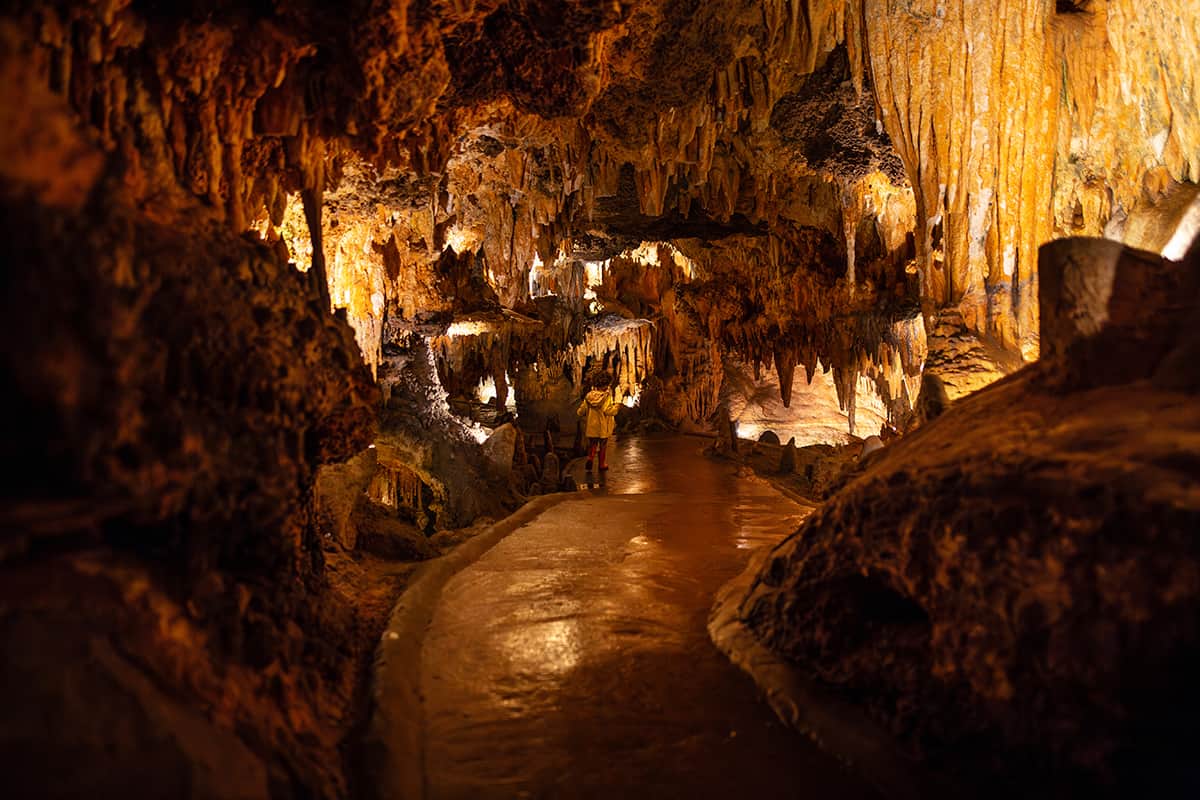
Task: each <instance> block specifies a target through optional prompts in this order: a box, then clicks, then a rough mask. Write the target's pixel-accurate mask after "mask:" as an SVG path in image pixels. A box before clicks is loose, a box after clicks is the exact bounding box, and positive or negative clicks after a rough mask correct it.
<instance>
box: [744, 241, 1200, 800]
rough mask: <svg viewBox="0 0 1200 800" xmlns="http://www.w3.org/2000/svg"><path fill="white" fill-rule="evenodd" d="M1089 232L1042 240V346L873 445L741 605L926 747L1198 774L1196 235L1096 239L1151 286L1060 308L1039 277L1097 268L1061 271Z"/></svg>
mask: <svg viewBox="0 0 1200 800" xmlns="http://www.w3.org/2000/svg"><path fill="white" fill-rule="evenodd" d="M1097 248H1099V249H1103V250H1106V251H1109V250H1111V248H1109V247H1108V245H1105V244H1100V245H1097V244H1096V243H1094V242H1089V241H1075V242H1069V243H1059V244H1057V245H1056V246H1055V247H1054V248H1050V250H1049V252H1043V263H1042V265H1041V267H1040V269H1041V272H1042V274H1043V275H1045V276H1050V277H1049V280H1046V279H1045V278H1044V280H1046V283H1045V284H1044V287H1051V288H1049V289H1044V291H1043V298H1042V305H1043V309H1045V310H1044V312H1043V319H1044V320H1046V321H1047V324H1046V327H1045V328H1044V330H1046V331H1047V333H1048V334H1049V336H1050V337H1052V338H1050V339H1049V340H1048V341H1044V342H1043V347H1044V349H1045V351H1046V352H1047V353H1048V354H1049V355H1048V357H1047V358H1046V359H1044V360H1043V361H1041V362H1039V363H1037V364H1035V365H1033V366H1031V367H1029V368H1027V369H1025V370H1023V371H1021V372H1019V373H1018V374H1015V375H1012V376H1010V377H1009V378H1007V379H1005V380H1002V381H1001V382H999V383H998V384H996V385H994V386H992V387H989V388H988V389H985V390H983V391H981V392H979V393H977V394H974V395H972V396H970V397H968V398H964V399H962V400H960V401H959V402H958V403H956V404H954V405H953V406H951V407H950V408H949V409H948V410H947V411H946V412H945V413H944V414H943V415H942V416H940V417H938V418H937V419H936V420H933V421H931V422H929V423H928V424H927V425H925V426H922V427H921V428H920V429H919V430H918V431H917V432H916V433H914V434H912V435H911V436H908V437H905V438H903V439H901V440H899V441H898V442H896V443H895V444H893V445H891V446H889V447H888V448H886V450H885V451H883V452H882V453H879V454H876V455H875V456H873V457H872V459H871V462H872V463H868V464H867V466H866V469H865V470H864V472H863V473H862V474H861V475H860V476H859V477H857V478H856V479H855V480H853V481H852V482H851V483H850V484H849V485H847V486H846V487H845V488H844V489H843V490H842V491H841V492H839V493H838V494H837V495H835V496H834V497H833V498H832V499H831V500H830V501H829V502H828V503H827V504H826V505H825V506H824V507H823V508H822V509H820V510H819V511H818V512H817V513H815V514H813V516H812V517H810V518H809V519H808V520H807V521H806V522H805V524H804V525H803V526H802V527H801V528H800V529H799V530H798V531H797V532H796V534H794V535H793V536H792V537H791V538H789V539H788V540H787V541H786V542H784V543H783V544H782V545H780V546H779V547H778V548H777V549H776V550H775V552H773V553H772V554H771V557H770V558H768V559H767V560H766V562H765V564H764V567H763V570H762V572H761V573H760V574H759V575H758V578H757V580H756V582H755V585H754V586H753V588H752V589H751V590H750V592H749V593H748V595H747V596H746V597H745V598H744V600H743V601H742V604H741V610H740V615H741V617H742V619H743V620H744V621H745V623H746V624H747V625H748V626H749V627H750V628H751V629H752V630H753V631H754V632H755V633H756V634H757V636H758V637H759V638H760V640H761V641H762V642H763V643H765V644H766V645H768V646H769V647H770V648H772V649H773V650H775V651H776V652H777V653H779V654H781V655H783V656H784V657H786V658H787V659H788V660H790V661H791V662H792V663H793V664H795V665H796V666H797V667H799V668H800V669H801V670H802V671H803V672H805V673H806V674H808V675H809V676H811V677H814V678H816V679H817V680H819V681H820V682H822V683H823V684H825V685H826V686H828V687H831V688H832V689H834V690H835V691H836V693H838V694H840V695H841V696H843V697H845V698H848V699H850V700H852V701H853V702H854V703H856V704H858V705H860V706H862V707H864V708H865V709H866V710H867V711H868V712H869V713H870V714H871V715H872V716H873V717H874V718H875V719H877V720H878V721H880V722H882V723H883V724H885V725H886V726H887V727H888V728H889V729H890V730H891V731H892V732H893V733H894V734H895V735H896V736H897V737H898V738H899V739H901V740H902V741H903V742H904V743H905V744H906V746H907V747H908V748H909V749H910V750H911V751H912V752H913V753H915V754H918V755H919V756H921V757H922V758H924V759H925V760H926V761H927V763H929V764H931V765H933V766H936V767H940V768H943V769H948V770H951V771H953V772H956V773H957V774H958V776H959V777H960V778H962V779H964V780H966V781H967V782H969V783H973V784H975V785H976V786H983V785H985V784H986V785H988V786H990V787H991V788H992V789H996V790H998V791H1010V790H1014V789H1016V790H1019V791H1020V792H1021V793H1022V794H1023V795H1025V796H1028V795H1041V796H1094V795H1095V794H1097V793H1099V794H1102V795H1108V794H1126V793H1128V792H1130V791H1133V790H1135V789H1137V790H1138V791H1143V790H1146V789H1147V787H1161V788H1163V789H1166V790H1168V791H1171V792H1176V793H1178V792H1181V791H1184V790H1186V789H1187V787H1191V788H1192V789H1194V788H1195V786H1196V777H1197V776H1196V775H1195V774H1193V772H1194V771H1193V770H1192V769H1191V768H1190V767H1189V766H1188V765H1189V764H1192V763H1195V762H1194V749H1195V747H1194V744H1193V742H1194V737H1193V736H1192V735H1191V734H1190V733H1189V731H1190V730H1191V726H1192V724H1193V720H1194V719H1195V718H1196V716H1197V712H1198V711H1200V689H1197V687H1196V684H1195V681H1194V676H1195V675H1197V674H1200V648H1198V647H1197V645H1198V644H1200V638H1198V637H1200V614H1198V612H1200V539H1197V536H1196V532H1197V531H1200V402H1198V398H1197V397H1196V391H1197V386H1196V385H1195V382H1194V381H1190V380H1188V379H1187V373H1186V370H1184V369H1182V368H1181V366H1180V363H1181V362H1182V361H1184V359H1183V358H1182V356H1181V354H1180V352H1178V351H1180V349H1181V348H1183V349H1186V348H1188V347H1191V346H1192V345H1191V344H1190V343H1189V336H1191V333H1190V328H1189V327H1188V326H1187V322H1186V321H1187V320H1188V319H1189V317H1190V316H1191V315H1194V314H1195V308H1196V285H1197V269H1196V268H1197V261H1196V258H1195V254H1196V251H1195V250H1193V254H1192V258H1191V260H1190V266H1182V265H1179V264H1173V263H1171V262H1165V261H1163V260H1161V259H1159V258H1158V257H1156V256H1149V255H1147V254H1141V253H1131V252H1123V253H1117V254H1115V255H1114V254H1113V253H1111V252H1106V255H1107V257H1108V261H1107V262H1106V267H1105V271H1104V272H1105V274H1104V275H1103V276H1102V277H1103V280H1104V281H1106V282H1107V285H1112V284H1113V283H1114V282H1115V283H1117V284H1122V283H1123V285H1122V288H1121V291H1120V293H1119V295H1118V293H1113V294H1112V296H1113V297H1118V296H1120V297H1123V298H1128V297H1131V296H1133V297H1138V298H1140V299H1141V300H1142V301H1143V302H1142V303H1141V305H1140V306H1135V305H1131V304H1128V303H1123V304H1122V305H1120V306H1116V305H1115V304H1109V303H1108V299H1107V297H1105V298H1102V301H1100V300H1096V292H1099V291H1102V289H1103V287H1101V288H1100V289H1096V290H1095V291H1092V290H1089V291H1086V292H1082V294H1083V295H1084V296H1087V297H1088V298H1089V303H1090V306H1089V308H1090V310H1089V309H1088V308H1082V309H1078V310H1072V309H1073V307H1071V302H1070V299H1069V298H1063V297H1061V296H1060V295H1055V294H1054V293H1053V288H1052V287H1056V286H1062V285H1074V286H1076V287H1078V286H1080V285H1081V284H1087V282H1088V279H1087V278H1086V276H1085V277H1083V278H1081V277H1080V276H1078V275H1075V276H1074V277H1072V278H1071V280H1069V281H1063V280H1060V279H1058V278H1057V277H1055V275H1056V272H1055V271H1056V270H1060V271H1061V270H1062V269H1063V268H1064V264H1067V265H1069V267H1068V268H1069V269H1070V270H1071V271H1073V272H1077V271H1078V270H1079V269H1080V267H1079V264H1081V263H1086V262H1087V261H1088V259H1090V258H1092V257H1093V256H1094V255H1095V254H1096V253H1097ZM1064 253H1069V254H1070V258H1064V255H1063V254H1064ZM1114 263H1115V266H1114ZM1114 274H1115V275H1116V278H1115V279H1114V278H1113V275H1114ZM1161 285H1167V286H1170V287H1172V290H1173V291H1172V292H1171V293H1169V294H1168V293H1162V292H1158V291H1157V290H1156V289H1155V287H1156V286H1161ZM1048 294H1049V296H1048ZM1156 299H1157V302H1155V301H1156ZM1098 303H1099V304H1100V305H1103V306H1104V309H1105V310H1103V311H1102V312H1097V310H1096V306H1097V304H1098ZM1089 314H1090V317H1089V319H1091V320H1093V321H1094V322H1093V323H1088V324H1082V323H1080V322H1079V321H1080V320H1081V319H1083V318H1084V317H1085V316H1087V315H1089ZM1065 319H1073V320H1075V322H1076V324H1073V325H1067V324H1065V323H1064V324H1059V322H1058V321H1059V320H1065ZM1064 331H1065V332H1064ZM1055 336H1058V337H1059V338H1053V337H1055ZM1131 342H1132V344H1131ZM1104 353H1108V361H1107V362H1105V360H1104V358H1103V354H1104ZM1173 796H1182V795H1179V794H1175V795H1173Z"/></svg>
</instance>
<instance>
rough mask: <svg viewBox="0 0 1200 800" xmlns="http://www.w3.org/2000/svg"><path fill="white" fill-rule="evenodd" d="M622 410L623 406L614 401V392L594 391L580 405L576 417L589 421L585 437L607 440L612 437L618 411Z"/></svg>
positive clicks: (605, 390) (606, 390) (584, 433)
mask: <svg viewBox="0 0 1200 800" xmlns="http://www.w3.org/2000/svg"><path fill="white" fill-rule="evenodd" d="M620 409H621V404H620V403H618V402H617V401H616V400H614V399H613V396H612V392H610V391H609V390H608V389H592V390H591V391H590V392H588V393H587V395H586V396H585V397H584V398H583V402H582V403H580V404H579V410H578V411H576V412H575V415H576V416H578V417H580V418H586V419H587V424H586V426H585V429H584V432H583V435H584V436H587V437H588V438H589V439H607V438H608V437H609V436H612V432H613V426H614V425H615V424H616V422H617V420H616V416H617V411H619V410H620Z"/></svg>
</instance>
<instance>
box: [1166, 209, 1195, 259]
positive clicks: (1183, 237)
mask: <svg viewBox="0 0 1200 800" xmlns="http://www.w3.org/2000/svg"><path fill="white" fill-rule="evenodd" d="M1197 232H1200V196H1197V197H1196V199H1195V200H1193V201H1192V204H1191V205H1190V206H1188V210H1187V211H1186V212H1185V213H1184V215H1183V219H1181V220H1179V227H1177V228H1176V229H1175V234H1174V235H1173V236H1172V237H1171V240H1170V241H1169V242H1167V244H1166V247H1164V248H1163V251H1162V255H1163V258H1169V259H1171V260H1172V261H1180V260H1182V259H1183V257H1184V256H1185V255H1187V251H1188V248H1189V247H1191V245H1192V240H1193V239H1195V238H1196V233H1197Z"/></svg>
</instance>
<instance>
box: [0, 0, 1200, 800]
mask: <svg viewBox="0 0 1200 800" xmlns="http://www.w3.org/2000/svg"><path fill="white" fill-rule="evenodd" d="M0 43H2V45H3V46H2V47H0V94H2V95H3V100H2V102H0V204H2V207H3V213H2V214H0V230H2V232H3V238H4V240H5V241H6V242H7V245H6V249H7V252H8V253H9V255H8V256H7V259H6V260H7V262H8V266H7V267H6V268H5V269H4V282H5V284H6V286H5V291H4V293H3V299H2V302H3V310H2V315H3V319H4V320H5V323H6V326H7V329H8V331H9V332H8V334H7V335H6V336H4V337H3V346H2V347H0V353H2V358H3V368H4V372H5V375H6V381H5V383H6V385H7V386H8V387H9V389H8V395H9V408H10V411H9V412H8V413H7V414H6V415H5V416H6V429H7V434H6V435H5V436H4V437H3V439H2V440H0V442H2V445H0V446H2V447H3V452H5V453H7V454H8V455H7V457H6V458H5V460H6V461H7V462H8V463H9V464H10V467H11V468H12V469H13V470H14V471H13V472H12V473H10V477H9V479H7V480H6V481H5V483H4V488H3V493H4V502H3V504H0V509H2V511H0V514H2V519H3V523H2V526H0V527H2V532H0V576H2V577H0V598H2V599H0V641H2V642H3V649H4V653H5V656H4V666H3V672H2V673H0V674H2V680H0V686H2V687H3V689H2V691H3V693H4V703H3V705H4V707H5V712H4V714H3V719H2V720H0V743H3V748H0V749H2V750H3V752H4V758H3V760H4V762H5V764H6V766H7V770H6V772H7V773H8V774H9V775H12V776H15V783H13V784H12V786H13V790H14V791H15V792H16V794H14V795H10V796H21V797H24V796H30V797H35V796H37V797H78V796H80V795H82V794H91V795H94V796H102V797H108V796H114V797H116V796H122V797H123V796H129V795H130V794H132V795H133V796H147V797H150V796H154V797H182V796H193V797H272V798H293V797H294V798H299V797H349V796H370V794H371V788H370V787H369V786H368V785H367V784H368V783H369V781H367V780H366V779H365V778H364V777H363V775H364V768H363V767H362V763H363V761H364V757H363V755H362V753H361V751H362V749H363V748H362V746H361V740H362V730H363V726H364V724H365V722H364V720H365V719H366V718H367V717H368V716H369V715H370V713H371V699H370V685H371V670H372V667H371V664H372V658H373V654H374V652H375V648H376V645H377V643H378V641H379V637H380V635H381V632H382V631H383V630H384V627H385V624H386V621H387V618H388V616H389V614H390V612H391V610H392V607H393V604H394V603H395V602H396V600H397V597H398V596H399V595H400V593H401V592H402V591H403V589H404V588H405V586H406V584H407V583H408V581H409V580H410V578H411V577H412V576H413V575H414V574H415V573H416V572H417V571H418V570H419V569H420V568H421V565H422V564H425V563H427V562H430V561H431V560H433V559H437V558H439V557H441V556H442V555H444V554H446V553H449V552H453V551H454V550H455V549H456V548H457V547H459V546H461V544H462V543H463V542H465V541H467V540H469V539H471V538H472V537H473V536H474V535H476V534H477V533H478V532H479V531H480V530H483V529H486V528H487V527H488V526H489V525H491V524H492V523H494V522H495V521H497V520H500V519H502V518H504V517H506V516H507V515H508V514H510V513H512V512H514V511H516V510H517V509H519V508H521V507H522V506H523V505H524V504H525V503H527V501H529V500H530V499H531V498H533V497H536V496H541V495H551V494H557V493H567V494H569V493H571V492H575V491H577V490H579V488H580V486H579V484H578V481H577V476H576V474H575V473H572V471H571V470H570V469H568V465H570V464H572V463H575V464H576V465H577V464H578V460H579V459H580V458H581V457H582V455H583V452H584V448H585V445H586V441H585V437H584V435H583V430H582V427H581V424H580V423H578V422H577V419H578V418H577V414H576V407H577V406H578V405H579V403H580V398H581V396H582V395H583V393H584V392H585V391H586V389H587V387H588V386H589V385H590V383H591V381H592V379H593V378H594V377H595V376H596V375H598V374H600V373H607V374H608V375H609V376H610V377H611V381H612V385H611V393H612V397H613V399H614V402H616V403H618V404H619V406H620V407H619V409H618V410H617V412H616V425H617V434H616V436H617V440H616V441H617V443H618V444H619V443H620V442H621V441H622V437H631V436H688V437H692V438H693V439H694V441H695V442H696V448H697V452H699V451H700V449H703V450H704V451H705V452H706V455H704V456H700V455H698V456H697V457H698V458H699V457H705V458H718V459H723V460H726V461H729V462H732V463H734V464H737V465H738V466H739V467H740V468H741V469H742V470H743V471H746V472H752V473H754V474H757V475H760V476H761V477H762V478H763V479H764V480H768V481H770V482H772V483H773V484H774V485H777V486H780V487H782V489H783V490H786V491H788V492H791V493H793V494H795V495H799V496H803V497H805V498H807V499H809V500H811V502H812V504H813V506H814V507H815V508H816V510H815V511H813V513H812V514H811V516H810V517H808V518H807V519H806V520H805V521H804V522H803V523H802V524H801V526H800V527H799V529H798V530H797V531H796V532H795V534H794V535H792V536H789V537H788V538H787V539H786V540H785V541H784V542H783V543H782V544H780V545H779V546H778V547H776V548H775V549H774V550H773V551H772V553H771V555H770V558H768V559H767V560H766V561H765V562H764V563H763V565H762V569H761V572H760V573H759V574H758V576H757V578H756V579H755V580H754V582H753V584H752V585H751V586H750V587H749V588H748V589H747V591H746V592H745V593H744V596H743V597H741V598H740V599H739V603H738V610H737V615H738V618H739V619H740V620H741V623H742V624H744V626H745V628H746V629H747V630H748V631H750V632H752V634H753V636H754V637H755V638H756V640H757V641H758V642H760V643H761V644H762V645H763V646H764V647H765V648H767V649H768V650H770V651H771V652H773V653H775V654H777V655H778V656H779V657H780V658H781V659H783V660H784V661H785V662H787V663H788V664H790V665H791V666H792V667H793V668H794V669H796V670H797V671H798V672H799V673H800V674H803V675H805V676H806V679H809V680H812V681H814V682H815V683H816V684H817V685H820V686H821V687H823V688H824V689H825V690H828V691H829V692H830V693H832V694H833V695H836V696H837V697H839V698H841V699H842V700H844V701H849V702H851V703H852V704H853V705H854V706H855V707H856V708H858V709H860V710H862V711H863V713H864V714H865V715H866V716H867V717H868V718H869V719H871V720H873V722H874V724H878V725H879V726H881V727H882V728H883V729H886V730H887V731H888V733H889V735H891V736H892V737H894V740H895V742H896V744H897V746H898V747H899V748H900V749H901V750H902V751H903V752H904V753H905V754H906V755H907V757H909V758H911V759H912V760H913V761H914V763H918V764H920V765H922V768H926V767H927V768H929V769H931V770H934V771H936V772H938V773H941V774H945V775H946V776H948V780H952V781H955V782H957V783H958V784H959V785H962V786H966V787H968V789H967V790H966V791H968V796H987V794H988V792H989V791H998V790H997V789H996V787H1003V793H1005V794H1008V795H1011V794H1012V793H1014V792H1015V793H1017V794H1019V795H1021V796H1029V797H1033V796H1045V797H1068V796H1071V797H1074V796H1079V797H1084V796H1087V797H1095V796H1097V795H1099V796H1114V797H1116V796H1129V795H1130V793H1131V792H1138V793H1140V792H1142V791H1149V789H1148V787H1161V788H1162V791H1163V792H1165V793H1166V794H1165V796H1187V795H1189V794H1190V793H1191V792H1195V791H1200V769H1198V768H1197V766H1196V765H1197V764H1200V761H1197V753H1196V748H1195V744H1194V742H1195V735H1194V732H1193V731H1192V730H1191V725H1192V723H1193V722H1194V720H1195V718H1196V715H1197V713H1198V712H1200V693H1198V692H1197V689H1196V686H1195V681H1194V676H1195V675H1197V674H1200V655H1198V649H1197V647H1198V642H1200V639H1198V637H1200V628H1198V624H1200V623H1198V620H1200V541H1198V540H1197V535H1198V534H1200V402H1198V400H1197V394H1198V393H1200V333H1198V332H1200V246H1197V245H1196V244H1195V242H1196V241H1197V239H1196V233H1197V230H1198V229H1200V110H1198V109H1200V104H1198V100H1197V93H1198V91H1200V86H1198V85H1197V76H1198V75H1200V6H1198V5H1197V4H1196V3H1195V2H1194V0H1070V1H1068V0H1057V1H1055V0H988V1H987V2H983V0H904V2H899V1H898V0H864V1H863V2H847V1H846V0H604V1H603V2H600V1H599V0H596V1H594V2H593V1H590V0H427V1H425V2H421V1H413V0H348V2H346V3H343V4H340V5H338V4H327V3H323V2H318V1H317V0H291V2H288V3H284V2H281V0H256V1H255V2H242V3H239V2H232V0H186V1H181V2H176V3H163V2H155V0H46V1H45V2H34V0H16V2H13V3H9V4H6V7H5V9H4V10H3V11H2V12H0ZM589 463H590V462H589ZM576 473H577V470H576ZM479 613H480V614H482V615H486V614H487V613H488V611H487V609H486V608H483V609H480V610H479ZM64 763H66V764H69V765H70V766H69V768H65V769H64Z"/></svg>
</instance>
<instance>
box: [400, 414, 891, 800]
mask: <svg viewBox="0 0 1200 800" xmlns="http://www.w3.org/2000/svg"><path fill="white" fill-rule="evenodd" d="M703 445H704V443H703V442H702V441H701V440H698V439H692V438H683V437H667V438H657V437H656V438H630V439H621V440H615V441H614V442H613V445H612V448H611V453H610V463H611V464H612V469H611V471H610V472H609V473H608V475H607V476H606V481H605V485H604V486H602V487H596V488H584V489H582V490H581V491H580V492H579V497H578V499H572V500H569V501H567V502H564V503H561V504H559V505H557V506H554V507H552V508H551V509H549V510H547V511H546V512H545V513H543V514H542V515H541V516H539V517H538V518H536V519H535V520H534V521H532V522H530V523H529V524H527V525H526V526H524V527H522V528H520V529H518V530H517V531H515V532H514V533H512V534H511V535H509V536H508V537H507V538H505V539H504V540H503V541H501V542H500V543H499V544H498V545H497V546H496V547H494V548H493V549H491V550H490V551H488V553H487V554H486V555H485V556H484V557H483V558H482V559H480V560H479V561H477V562H476V563H475V564H473V565H472V566H470V567H468V568H466V569H465V570H463V571H462V572H460V573H458V575H456V576H455V577H454V578H453V579H452V580H451V581H450V583H449V584H448V585H447V586H446V587H445V590H444V592H443V594H442V597H441V600H440V601H439V605H438V607H437V609H436V612H435V615H434V619H433V623H432V625H431V627H430V629H429V632H428V635H427V637H426V639H425V644H424V647H423V651H422V656H421V658H422V674H421V689H422V693H423V695H424V702H425V725H426V729H425V742H426V745H425V764H424V766H425V780H426V789H427V792H426V793H427V795H428V796H430V797H435V798H459V797H463V798H466V797H472V798H477V797H639V798H640V797H714V798H715V797H756V798H765V797H789V798H795V797H813V798H822V797H838V798H856V797H874V796H875V795H874V794H873V793H872V791H871V790H870V789H869V788H868V787H867V785H866V783H865V782H864V781H863V780H861V779H860V778H858V777H856V776H854V775H852V774H849V773H848V772H846V771H845V770H843V769H842V768H841V767H840V766H839V765H838V764H837V763H835V762H834V761H833V760H832V759H830V758H829V757H828V756H826V755H824V754H823V753H822V752H820V751H819V750H818V749H817V748H816V747H815V746H814V745H813V744H811V743H810V742H809V741H808V740H807V739H805V738H803V737H802V736H801V735H799V734H797V733H795V732H793V731H791V730H790V729H787V728H784V727H783V726H782V725H781V724H780V723H779V722H778V721H777V720H776V718H775V717H774V715H773V714H772V713H771V711H770V709H769V708H768V707H767V706H766V704H765V703H763V702H760V700H759V699H758V697H757V695H756V690H755V687H754V685H753V684H752V682H751V681H750V679H749V678H748V677H746V676H745V675H743V674H742V673H741V672H740V671H739V670H738V669H737V668H735V667H734V666H733V665H732V664H730V663H729V662H728V661H726V659H725V658H724V657H723V656H722V655H721V654H720V653H719V652H718V651H717V649H716V648H715V647H714V646H713V645H712V643H711V642H710V641H709V638H708V635H707V632H706V629H705V625H706V621H707V617H708V613H709V608H710V606H711V605H712V602H713V596H714V594H715V592H716V591H717V589H718V588H719V587H720V586H721V584H722V583H724V582H725V581H727V580H728V579H730V578H732V577H733V576H734V575H736V574H737V573H739V572H740V571H741V570H742V569H743V568H744V566H745V564H746V561H747V559H748V557H749V554H750V552H751V550H752V549H754V548H757V547H759V546H762V545H767V544H770V543H772V542H775V541H778V540H779V539H780V538H782V537H783V536H785V535H787V534H788V533H789V532H791V531H792V530H794V529H795V527H796V525H797V523H798V522H799V521H800V520H801V519H803V517H804V516H805V515H806V514H807V513H808V512H809V509H806V508H804V507H802V506H800V505H797V504H796V503H793V502H792V501H790V500H788V499H786V498H784V497H782V496H781V495H779V494H778V493H777V492H776V491H775V490H773V489H771V488H770V487H769V486H768V485H766V484H765V483H763V482H762V481H761V480H758V479H754V478H745V477H738V475H737V473H736V468H735V467H734V466H733V465H731V464H728V463H723V462H717V461H713V460H711V459H708V458H706V457H704V456H703V455H701V450H702V448H703ZM576 477H577V478H579V479H580V482H581V484H582V483H583V478H584V475H583V473H582V466H580V467H579V468H578V469H577V470H576Z"/></svg>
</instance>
